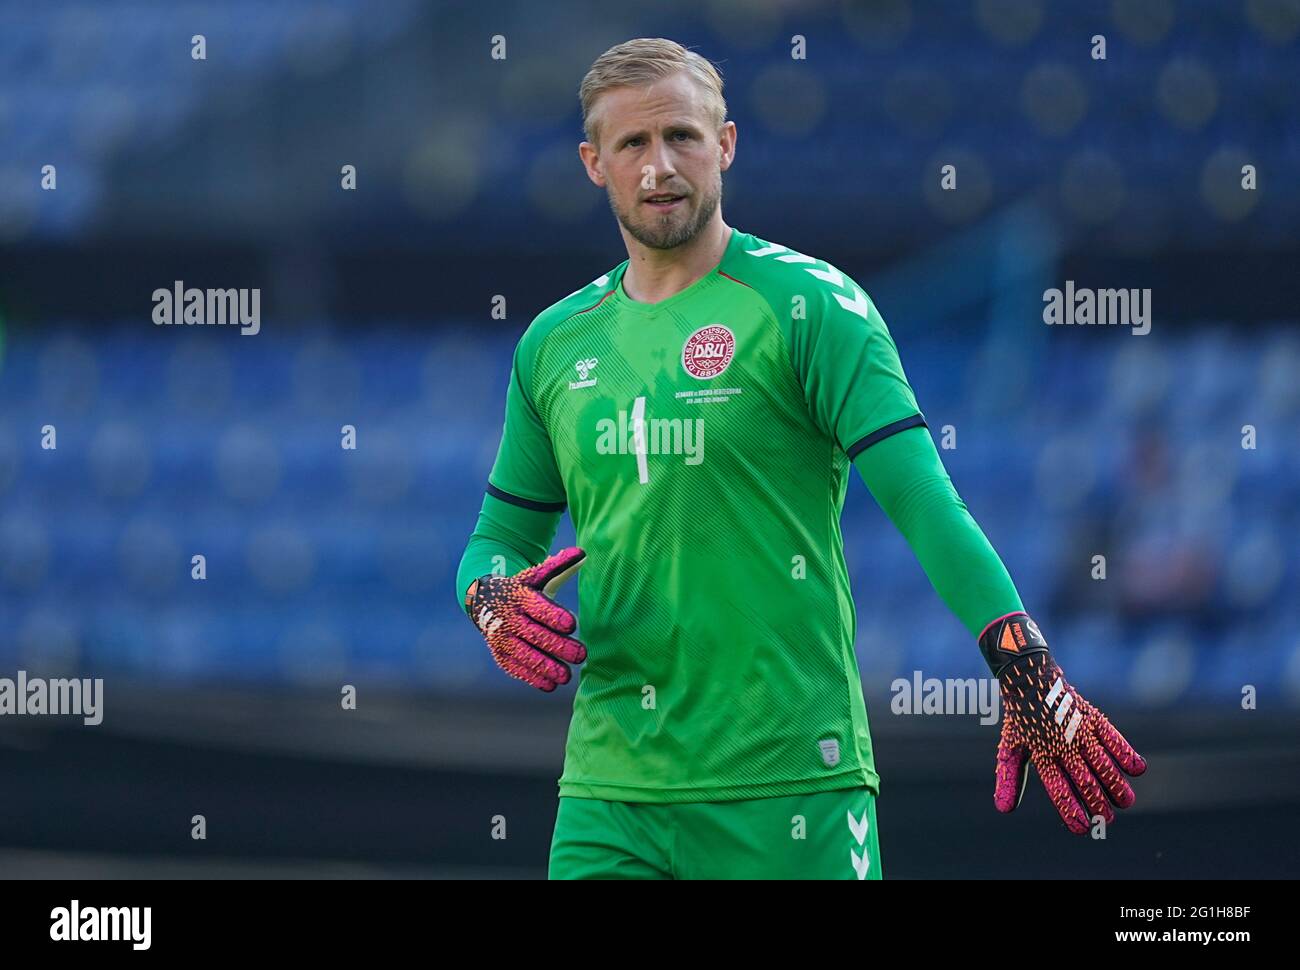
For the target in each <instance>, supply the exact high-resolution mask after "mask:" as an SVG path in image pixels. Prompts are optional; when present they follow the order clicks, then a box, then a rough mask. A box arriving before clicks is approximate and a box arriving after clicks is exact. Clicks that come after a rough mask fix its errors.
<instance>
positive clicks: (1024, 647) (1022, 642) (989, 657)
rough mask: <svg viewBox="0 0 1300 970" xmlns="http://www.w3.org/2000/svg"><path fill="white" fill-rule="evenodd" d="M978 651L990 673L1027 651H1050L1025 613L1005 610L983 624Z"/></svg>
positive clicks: (999, 670)
mask: <svg viewBox="0 0 1300 970" xmlns="http://www.w3.org/2000/svg"><path fill="white" fill-rule="evenodd" d="M979 645H980V653H982V654H984V661H985V663H987V664H988V665H989V670H991V671H993V674H994V676H1000V675H1001V674H1002V671H1004V670H1006V668H1007V667H1009V666H1010V665H1011V664H1013V663H1015V662H1016V661H1017V660H1019V659H1020V658H1021V657H1024V656H1026V655H1028V654H1031V653H1044V654H1047V653H1050V651H1049V650H1048V648H1047V640H1045V639H1044V638H1043V635H1042V633H1040V632H1039V630H1038V624H1037V623H1035V622H1034V621H1033V620H1032V619H1030V618H1029V614H1028V613H1023V612H1020V613H1008V614H1007V615H1006V616H1000V617H998V618H997V619H996V620H994V621H993V622H992V623H990V624H989V625H988V626H986V627H985V628H984V632H983V633H981V634H980V638H979Z"/></svg>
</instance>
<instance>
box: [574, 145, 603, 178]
mask: <svg viewBox="0 0 1300 970" xmlns="http://www.w3.org/2000/svg"><path fill="white" fill-rule="evenodd" d="M578 158H580V159H581V160H582V167H583V168H584V169H586V171H587V178H589V179H591V181H592V182H594V183H595V184H596V185H598V186H600V187H601V188H602V189H603V188H604V187H605V173H604V172H602V171H601V169H600V153H599V152H598V151H597V150H596V146H595V145H593V144H592V143H591V142H589V141H584V142H583V143H582V144H580V145H579V146H578Z"/></svg>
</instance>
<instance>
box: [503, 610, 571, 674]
mask: <svg viewBox="0 0 1300 970" xmlns="http://www.w3.org/2000/svg"><path fill="white" fill-rule="evenodd" d="M514 632H515V636H517V637H519V639H520V640H523V641H524V642H525V643H527V644H528V645H529V646H533V647H536V648H537V649H538V650H541V651H543V652H544V653H548V654H550V655H551V656H552V657H557V658H558V659H560V660H567V661H568V662H569V663H575V664H580V663H582V662H583V661H584V660H586V659H587V648H586V647H585V646H583V645H582V641H581V640H575V639H574V638H573V637H562V636H560V635H559V634H558V633H556V632H555V631H554V630H549V629H547V628H546V627H544V626H542V625H541V624H540V623H534V622H533V621H532V620H530V619H528V618H527V617H524V616H521V617H519V618H518V619H517V620H516V621H515V631H514Z"/></svg>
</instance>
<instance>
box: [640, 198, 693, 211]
mask: <svg viewBox="0 0 1300 970" xmlns="http://www.w3.org/2000/svg"><path fill="white" fill-rule="evenodd" d="M684 198H685V196H682V195H652V196H650V197H649V198H648V199H646V200H645V204H646V205H648V206H650V207H651V208H653V209H658V210H659V211H661V212H667V211H668V210H670V209H673V208H675V207H676V206H677V205H678V203H680V202H681V201H682V199H684Z"/></svg>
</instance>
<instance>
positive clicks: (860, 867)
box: [848, 808, 871, 879]
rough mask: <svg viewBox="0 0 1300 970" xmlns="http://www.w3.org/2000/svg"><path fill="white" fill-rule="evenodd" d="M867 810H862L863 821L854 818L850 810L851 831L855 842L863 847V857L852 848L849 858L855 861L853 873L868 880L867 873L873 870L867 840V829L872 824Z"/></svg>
mask: <svg viewBox="0 0 1300 970" xmlns="http://www.w3.org/2000/svg"><path fill="white" fill-rule="evenodd" d="M867 811H868V809H867V808H864V809H863V810H862V818H861V820H859V819H856V818H854V817H853V809H851V808H850V809H849V810H848V816H849V831H850V832H852V833H853V838H854V841H856V842H857V843H858V845H860V846H862V855H858V853H857V850H856V849H853V848H850V849H849V856H850V857H851V858H852V860H853V871H854V872H856V873H857V874H858V878H859V879H866V878H867V873H868V872H869V871H870V869H871V856H870V855H868V854H867V849H866V845H865V843H866V839H867V829H869V828H870V827H871V822H870V820H869V819H868V818H867Z"/></svg>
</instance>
